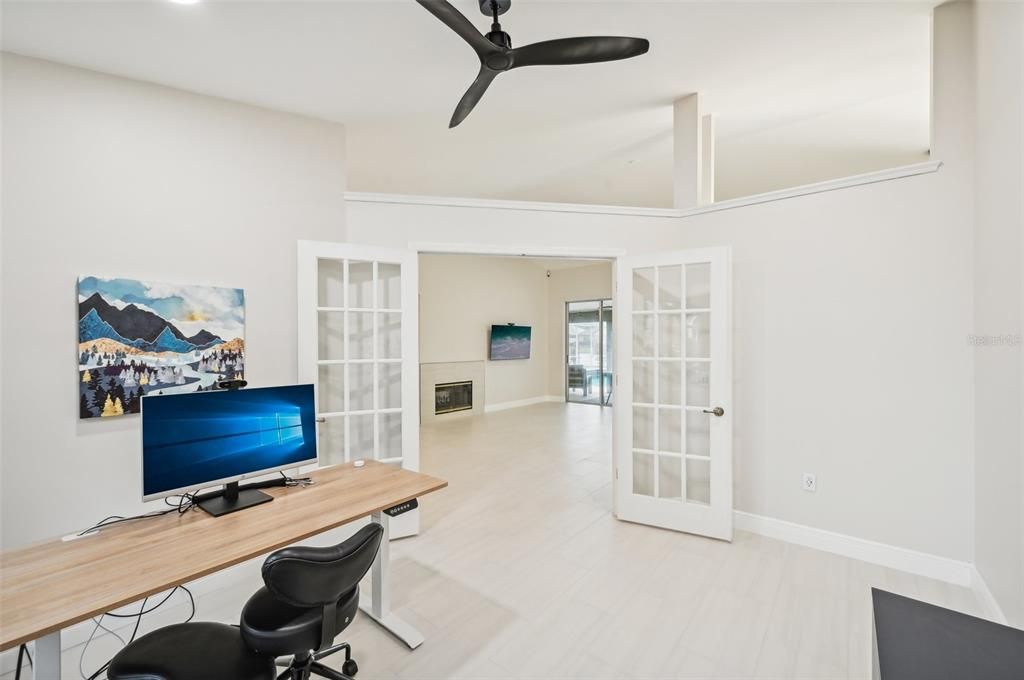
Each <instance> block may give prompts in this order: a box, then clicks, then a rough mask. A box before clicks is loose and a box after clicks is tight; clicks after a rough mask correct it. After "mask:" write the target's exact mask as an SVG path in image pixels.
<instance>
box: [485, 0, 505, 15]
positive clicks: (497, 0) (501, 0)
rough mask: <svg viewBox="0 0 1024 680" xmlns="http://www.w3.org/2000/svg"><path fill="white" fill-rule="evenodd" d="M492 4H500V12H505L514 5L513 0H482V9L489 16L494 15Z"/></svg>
mask: <svg viewBox="0 0 1024 680" xmlns="http://www.w3.org/2000/svg"><path fill="white" fill-rule="evenodd" d="M492 4H494V5H497V6H498V14H504V13H505V12H507V11H508V10H509V8H510V7H512V0H480V11H481V12H483V13H484V14H486V15H487V16H494V8H493V7H492V6H491V5H492Z"/></svg>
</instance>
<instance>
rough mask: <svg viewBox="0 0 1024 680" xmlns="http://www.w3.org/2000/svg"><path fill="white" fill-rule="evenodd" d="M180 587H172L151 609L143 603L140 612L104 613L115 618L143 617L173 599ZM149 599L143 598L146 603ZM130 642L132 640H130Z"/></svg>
mask: <svg viewBox="0 0 1024 680" xmlns="http://www.w3.org/2000/svg"><path fill="white" fill-rule="evenodd" d="M180 587H181V586H177V587H175V588H172V589H171V592H169V593H167V594H166V595H164V599H162V600H160V601H159V602H158V603H156V604H155V605H153V607H152V608H150V609H146V608H145V604H143V608H142V609H141V610H139V611H138V612H133V613H131V614H114V613H112V612H107V613H106V614H104V616H112V617H114V618H115V619H134V618H136V617H138V618H140V619H141V618H142V617H143V616H145V615H146V614H150V613H152V612H154V611H156V610H157V609H159V608H160V605H162V604H163V603H164V602H167V600H169V599H171V595H174V593H175V592H177V590H178V588H180ZM148 599H149V598H148V597H147V598H146V599H145V600H143V603H145V602H146V600H148ZM129 642H130V640H129Z"/></svg>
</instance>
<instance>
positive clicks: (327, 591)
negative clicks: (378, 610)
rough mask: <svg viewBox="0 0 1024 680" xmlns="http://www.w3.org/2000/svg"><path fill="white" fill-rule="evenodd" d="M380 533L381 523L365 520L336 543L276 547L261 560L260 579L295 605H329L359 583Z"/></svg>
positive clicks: (368, 564) (381, 532)
mask: <svg viewBox="0 0 1024 680" xmlns="http://www.w3.org/2000/svg"><path fill="white" fill-rule="evenodd" d="M383 534H384V528H383V527H381V525H379V524H369V525H368V526H365V527H363V528H362V529H360V530H359V531H357V532H356V533H355V535H353V536H352V537H351V538H349V539H348V540H346V541H342V542H341V543H339V544H338V545H334V546H329V547H326V548H309V547H304V546H297V547H292V548H284V549H282V550H278V551H277V552H274V553H271V555H270V557H268V558H267V559H266V561H265V562H264V563H263V583H265V584H266V586H267V589H268V590H269V591H270V592H271V593H273V595H274V596H275V597H277V598H278V599H280V600H283V601H284V602H287V603H288V604H291V605H295V606H297V607H326V606H330V605H333V604H334V603H336V602H337V601H338V600H339V599H341V596H342V595H344V594H345V593H347V592H349V591H351V590H352V589H353V588H355V587H356V586H357V585H359V582H360V581H361V580H362V578H363V576H365V575H366V572H367V571H368V570H369V569H370V567H371V566H372V565H373V559H374V557H376V556H377V550H378V548H380V540H381V536H383Z"/></svg>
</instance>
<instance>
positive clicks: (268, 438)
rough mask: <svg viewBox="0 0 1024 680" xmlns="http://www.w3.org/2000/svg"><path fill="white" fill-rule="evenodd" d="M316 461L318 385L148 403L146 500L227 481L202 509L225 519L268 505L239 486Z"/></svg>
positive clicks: (201, 498)
mask: <svg viewBox="0 0 1024 680" xmlns="http://www.w3.org/2000/svg"><path fill="white" fill-rule="evenodd" d="M316 462H317V447H316V409H315V403H314V397H313V386H312V385H288V386H284V387H266V388H259V389H251V390H240V389H237V387H233V388H229V389H227V390H221V391H210V392H189V393H185V394H171V395H162V396H146V397H145V398H143V400H142V489H143V490H142V496H143V500H144V501H148V500H154V499H157V498H165V497H167V496H173V495H175V494H180V493H183V492H185V491H186V490H188V489H196V488H202V487H204V486H214V485H218V484H223V485H224V486H223V488H222V489H219V490H216V491H211V492H207V493H204V494H198V495H196V497H195V501H196V504H197V505H198V506H199V507H200V508H202V509H203V510H205V511H206V512H208V513H210V514H211V515H215V516H219V515H224V514H227V513H229V512H235V511H237V510H242V509H244V508H248V507H252V506H254V505H259V504H261V503H267V502H269V501H272V500H274V498H273V496H270V495H268V494H265V493H263V492H262V491H260V490H259V488H252V487H254V486H255V487H259V486H263V487H267V486H280V485H283V484H284V481H285V480H283V479H282V480H280V481H277V480H273V481H271V482H259V483H255V484H253V485H251V486H249V488H245V487H244V486H243V487H240V486H239V482H240V481H242V480H243V479H246V478H251V477H257V476H260V475H265V474H267V473H271V472H278V471H281V470H285V469H287V468H294V467H298V466H300V465H308V464H311V463H316Z"/></svg>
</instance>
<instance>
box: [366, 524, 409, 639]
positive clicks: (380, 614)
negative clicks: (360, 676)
mask: <svg viewBox="0 0 1024 680" xmlns="http://www.w3.org/2000/svg"><path fill="white" fill-rule="evenodd" d="M372 520H373V521H374V522H376V523H377V524H379V525H381V526H382V527H384V536H383V538H382V539H381V542H380V550H379V551H378V552H377V557H376V558H375V559H374V560H373V568H372V570H371V575H372V581H373V592H372V593H371V595H370V601H369V603H367V601H366V597H365V595H363V596H360V602H359V608H360V609H362V610H363V612H365V613H366V615H367V616H369V617H370V618H371V619H373V620H374V621H376V622H377V623H378V624H380V626H381V627H382V628H384V630H386V631H388V632H389V633H391V634H392V635H394V636H395V637H396V638H398V639H399V640H401V641H402V642H404V643H405V644H406V645H407V646H408V647H409V649H416V648H417V647H419V646H420V645H421V644H423V636H422V635H420V632H419V631H418V630H416V629H415V628H413V627H412V626H410V625H409V624H408V623H406V622H405V621H403V620H402V619H400V618H398V617H397V616H395V615H394V614H393V613H391V599H390V592H389V591H390V590H391V580H390V574H389V572H390V571H391V569H390V566H391V544H390V542H389V540H390V533H391V532H390V531H389V530H388V522H389V518H388V516H387V515H385V514H384V513H382V512H375V513H374V514H373V517H372Z"/></svg>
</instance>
